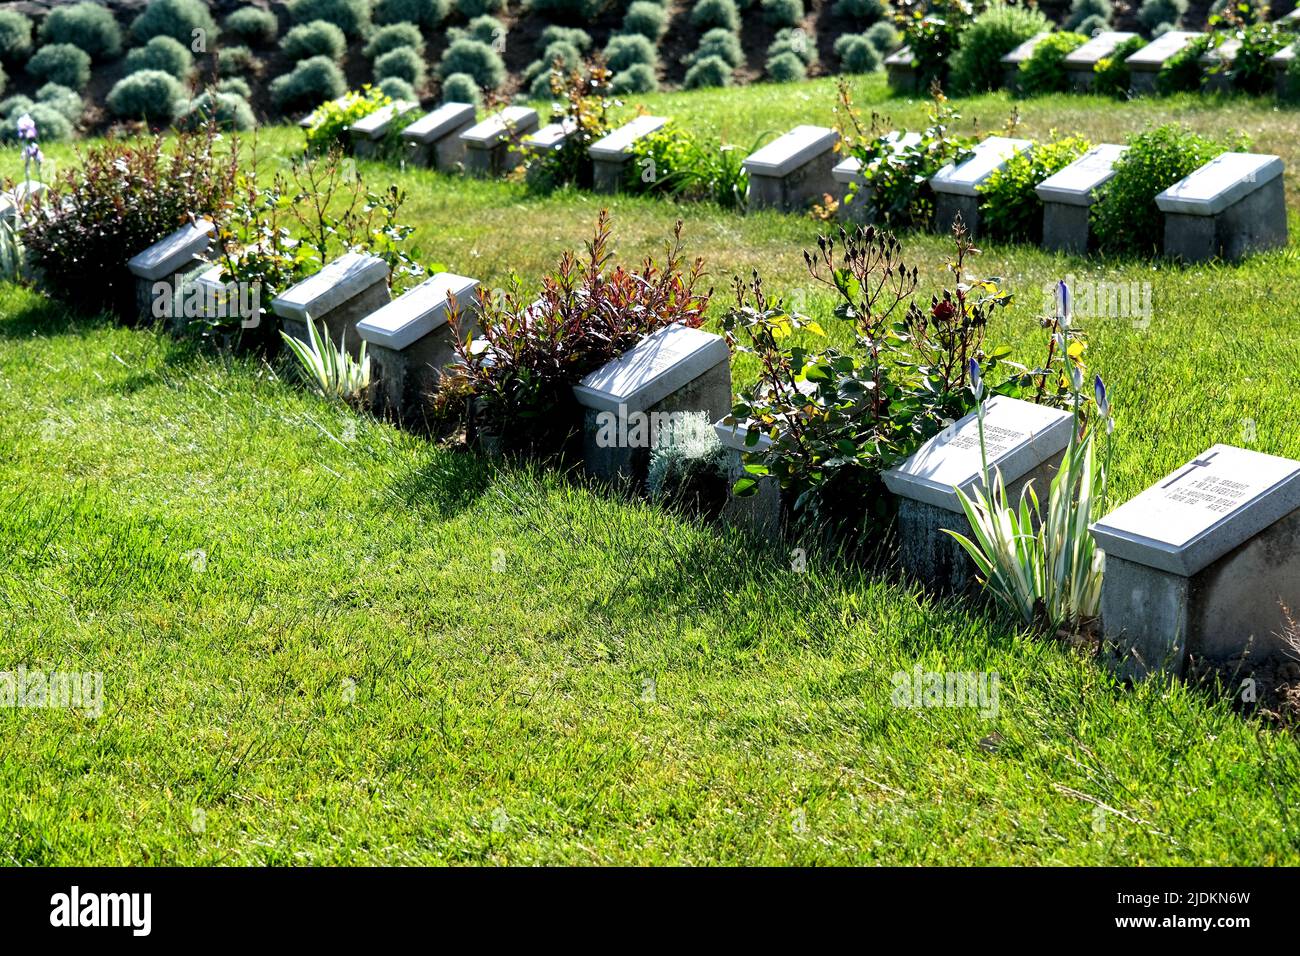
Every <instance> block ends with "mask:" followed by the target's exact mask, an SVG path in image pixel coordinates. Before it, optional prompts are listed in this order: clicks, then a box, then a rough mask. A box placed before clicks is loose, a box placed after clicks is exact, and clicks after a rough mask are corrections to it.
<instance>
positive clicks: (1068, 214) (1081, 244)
mask: <svg viewBox="0 0 1300 956" xmlns="http://www.w3.org/2000/svg"><path fill="white" fill-rule="evenodd" d="M1127 148H1128V147H1126V146H1116V145H1114V144H1113V143H1101V144H1100V145H1098V146H1094V147H1092V149H1090V150H1088V151H1087V152H1086V153H1084V154H1083V155H1082V156H1080V157H1079V158H1078V159H1076V160H1075V161H1074V162H1072V163H1070V165H1068V166H1066V167H1065V168H1064V169H1061V170H1058V171H1057V172H1055V173H1053V174H1052V175H1051V176H1048V177H1047V178H1046V179H1044V180H1043V181H1042V182H1041V183H1039V184H1038V185H1037V186H1035V187H1034V192H1035V193H1036V194H1037V195H1038V198H1039V199H1041V200H1042V201H1043V248H1044V249H1048V250H1050V251H1052V252H1074V253H1078V254H1079V255H1082V254H1084V253H1086V252H1087V251H1088V242H1089V238H1090V235H1091V233H1090V229H1089V215H1090V213H1091V210H1092V204H1093V201H1094V200H1095V199H1096V198H1097V189H1098V188H1100V187H1101V186H1102V185H1103V184H1104V183H1106V182H1107V181H1109V180H1110V178H1111V177H1112V176H1114V175H1115V163H1116V162H1117V161H1118V160H1119V158H1120V157H1121V156H1123V155H1124V151H1125V150H1126V149H1127Z"/></svg>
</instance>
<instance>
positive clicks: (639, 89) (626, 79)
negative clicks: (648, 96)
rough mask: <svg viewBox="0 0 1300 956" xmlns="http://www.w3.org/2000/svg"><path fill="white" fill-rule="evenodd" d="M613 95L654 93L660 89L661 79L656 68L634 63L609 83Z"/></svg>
mask: <svg viewBox="0 0 1300 956" xmlns="http://www.w3.org/2000/svg"><path fill="white" fill-rule="evenodd" d="M609 88H610V91H611V92H613V93H620V94H621V93H653V92H654V91H655V90H657V89H659V77H658V76H657V75H656V74H655V71H654V67H652V66H650V65H649V64H647V63H633V64H632V65H631V66H629V67H628V68H627V69H626V70H622V71H621V72H618V73H615V74H614V76H613V78H612V79H611V80H610V81H609Z"/></svg>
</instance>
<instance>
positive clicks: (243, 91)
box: [215, 76, 253, 100]
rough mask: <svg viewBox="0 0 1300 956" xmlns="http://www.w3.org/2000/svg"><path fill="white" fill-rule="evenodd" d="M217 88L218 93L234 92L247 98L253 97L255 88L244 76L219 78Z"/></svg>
mask: <svg viewBox="0 0 1300 956" xmlns="http://www.w3.org/2000/svg"><path fill="white" fill-rule="evenodd" d="M215 89H216V91H217V92H218V93H234V94H235V95H236V96H238V97H241V98H242V99H245V100H248V99H252V97H253V88H252V87H251V86H249V85H248V81H247V80H245V79H244V78H243V77H242V76H228V77H226V78H225V79H223V80H218V81H217V85H216V87H215Z"/></svg>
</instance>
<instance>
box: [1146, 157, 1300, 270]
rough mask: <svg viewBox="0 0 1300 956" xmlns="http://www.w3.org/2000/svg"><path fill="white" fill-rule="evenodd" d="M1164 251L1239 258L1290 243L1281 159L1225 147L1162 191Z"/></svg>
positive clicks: (1193, 257) (1186, 257) (1192, 257)
mask: <svg viewBox="0 0 1300 956" xmlns="http://www.w3.org/2000/svg"><path fill="white" fill-rule="evenodd" d="M1156 205H1157V206H1158V207H1159V208H1160V211H1161V212H1162V213H1164V216H1165V236H1164V239H1165V245H1164V251H1165V255H1167V256H1170V257H1171V258H1175V259H1182V260H1183V261H1185V262H1203V261H1205V260H1206V259H1213V258H1215V257H1216V256H1217V257H1219V258H1222V259H1228V260H1233V259H1240V258H1241V257H1242V256H1245V255H1247V254H1248V253H1250V252H1254V251H1257V250H1260V249H1275V248H1278V247H1279V246H1285V245H1286V239H1287V224H1286V194H1285V191H1284V190H1283V188H1282V160H1281V158H1280V157H1277V156H1269V155H1266V154H1263V153H1224V154H1222V155H1221V156H1218V157H1216V158H1214V159H1212V160H1210V161H1209V162H1208V163H1206V164H1205V165H1204V166H1202V167H1201V168H1200V169H1198V170H1196V171H1195V172H1194V173H1192V174H1191V175H1190V176H1187V177H1185V178H1184V179H1180V180H1179V181H1178V182H1176V183H1174V184H1173V185H1172V186H1170V187H1169V188H1168V189H1166V190H1165V191H1164V192H1162V193H1160V195H1158V196H1156Z"/></svg>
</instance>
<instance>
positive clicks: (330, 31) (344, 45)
mask: <svg viewBox="0 0 1300 956" xmlns="http://www.w3.org/2000/svg"><path fill="white" fill-rule="evenodd" d="M280 49H281V50H282V51H283V52H284V54H285V56H287V57H289V58H290V59H291V60H306V59H308V58H309V57H313V56H323V57H328V58H329V59H331V60H333V61H334V62H335V63H338V62H341V61H342V59H343V54H345V53H346V52H347V50H348V39H347V37H345V36H344V35H343V31H342V30H340V29H339V28H338V27H336V26H335V25H334V24H332V23H330V22H328V21H326V20H313V21H312V22H311V23H300V24H298V25H297V26H295V27H292V28H290V30H289V32H288V33H286V34H285V35H284V37H283V38H282V39H281V40H280Z"/></svg>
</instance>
